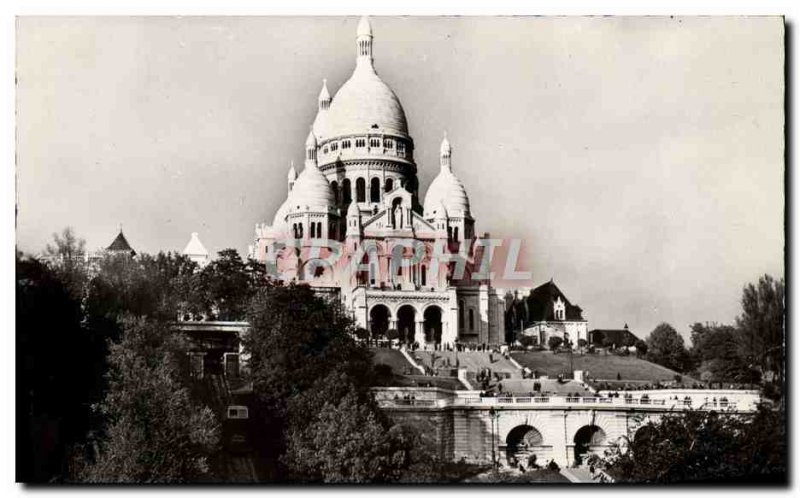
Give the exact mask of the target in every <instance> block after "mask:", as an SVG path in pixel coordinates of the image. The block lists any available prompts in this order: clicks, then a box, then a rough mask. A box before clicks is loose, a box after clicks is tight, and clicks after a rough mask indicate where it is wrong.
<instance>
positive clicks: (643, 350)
mask: <svg viewBox="0 0 800 498" xmlns="http://www.w3.org/2000/svg"><path fill="white" fill-rule="evenodd" d="M634 347H635V348H636V356H645V355H646V354H647V343H646V342H644V341H643V340H641V339H638V340H637V341H636V344H634Z"/></svg>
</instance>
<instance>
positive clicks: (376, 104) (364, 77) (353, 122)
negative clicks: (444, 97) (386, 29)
mask: <svg viewBox="0 0 800 498" xmlns="http://www.w3.org/2000/svg"><path fill="white" fill-rule="evenodd" d="M356 48H357V57H356V69H355V71H353V75H352V76H350V79H348V80H347V81H346V82H345V84H344V85H342V87H341V88H340V89H339V91H338V92H336V95H335V96H334V97H333V99H331V98H330V96H329V94H328V89H327V87H326V86H323V89H322V92H320V97H319V101H320V112H319V113H318V114H317V118H316V119H315V120H314V134H315V135H316V136H317V137H319V138H321V139H322V140H323V141H326V140H328V139H330V138H335V137H341V136H347V135H363V134H368V133H379V134H380V133H385V134H387V135H399V136H402V137H406V138H408V123H407V122H406V113H405V112H404V111H403V106H402V105H400V100H399V99H398V98H397V95H395V94H394V92H393V91H392V89H391V88H389V85H387V84H386V83H384V82H383V80H381V78H380V76H378V74H377V73H376V72H375V67H374V66H373V61H372V27H371V26H370V25H369V21H368V20H367V18H362V19H361V22H360V23H359V25H358V31H357V38H356Z"/></svg>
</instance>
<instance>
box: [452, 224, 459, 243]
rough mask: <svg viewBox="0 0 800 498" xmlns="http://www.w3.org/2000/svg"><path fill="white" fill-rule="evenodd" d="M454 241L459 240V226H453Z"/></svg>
mask: <svg viewBox="0 0 800 498" xmlns="http://www.w3.org/2000/svg"><path fill="white" fill-rule="evenodd" d="M453 242H458V227H454V228H453Z"/></svg>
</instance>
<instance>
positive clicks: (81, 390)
mask: <svg viewBox="0 0 800 498" xmlns="http://www.w3.org/2000/svg"><path fill="white" fill-rule="evenodd" d="M61 275H62V274H61V273H60V272H57V271H55V270H54V269H53V268H51V267H50V266H49V265H46V264H44V263H42V262H41V261H38V260H36V259H31V258H28V257H26V256H24V255H21V254H18V255H17V259H16V296H15V297H16V381H17V387H16V424H17V444H16V449H17V458H16V463H17V466H16V469H17V481H21V482H26V483H45V482H59V481H63V480H64V479H66V478H67V473H68V468H67V465H66V462H67V461H68V457H67V455H68V454H69V453H70V452H71V448H72V447H74V446H75V445H77V444H81V443H83V442H84V441H85V438H86V434H87V431H88V430H89V428H90V426H91V421H92V413H91V410H90V408H89V407H90V406H91V404H92V403H94V402H96V401H98V400H99V398H100V396H101V391H100V385H101V383H100V382H99V380H100V379H99V377H100V376H101V375H102V370H99V369H97V368H96V366H97V365H98V363H102V357H103V354H104V345H103V342H102V339H100V340H98V338H97V337H95V336H93V335H92V334H90V333H89V332H88V331H87V330H86V329H85V328H83V327H82V326H81V320H82V314H81V303H80V299H79V298H78V297H76V296H75V295H74V294H73V293H72V292H71V291H70V289H69V288H68V285H67V284H66V283H65V282H64V281H63V280H62V279H61Z"/></svg>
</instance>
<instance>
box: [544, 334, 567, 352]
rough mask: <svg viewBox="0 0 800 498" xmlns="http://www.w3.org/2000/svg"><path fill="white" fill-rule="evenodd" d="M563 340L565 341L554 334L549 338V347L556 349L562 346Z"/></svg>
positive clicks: (552, 349)
mask: <svg viewBox="0 0 800 498" xmlns="http://www.w3.org/2000/svg"><path fill="white" fill-rule="evenodd" d="M563 342H564V339H563V338H561V337H558V336H556V335H554V336H551V337H550V338H549V339H547V347H549V348H550V350H551V351H555V350H557V349H558V348H559V347H560V346H561V344H562V343H563Z"/></svg>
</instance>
